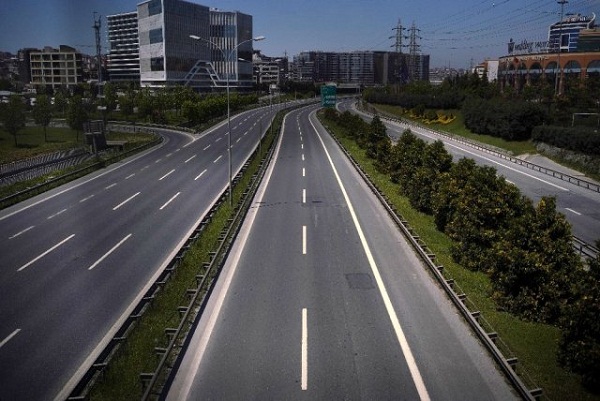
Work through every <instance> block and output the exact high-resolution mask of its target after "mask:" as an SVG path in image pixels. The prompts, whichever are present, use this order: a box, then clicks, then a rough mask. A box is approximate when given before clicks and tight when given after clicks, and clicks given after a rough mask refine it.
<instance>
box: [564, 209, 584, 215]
mask: <svg viewBox="0 0 600 401" xmlns="http://www.w3.org/2000/svg"><path fill="white" fill-rule="evenodd" d="M565 209H566V210H568V211H569V212H571V213H575V214H576V215H577V216H581V213H579V212H578V211H576V210H573V209H570V208H568V207H566V208H565Z"/></svg>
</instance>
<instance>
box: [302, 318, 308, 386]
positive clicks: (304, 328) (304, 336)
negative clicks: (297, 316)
mask: <svg viewBox="0 0 600 401" xmlns="http://www.w3.org/2000/svg"><path fill="white" fill-rule="evenodd" d="M300 382H301V384H300V387H301V388H302V390H307V389H308V312H307V310H306V308H303V309H302V378H301V380H300Z"/></svg>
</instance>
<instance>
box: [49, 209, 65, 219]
mask: <svg viewBox="0 0 600 401" xmlns="http://www.w3.org/2000/svg"><path fill="white" fill-rule="evenodd" d="M66 211H67V209H63V210H61V211H59V212H56V213H54V214H52V215H50V216H48V217H47V220H51V219H53V218H55V217H56V216H59V215H61V214H63V213H64V212H66Z"/></svg>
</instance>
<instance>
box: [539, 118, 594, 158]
mask: <svg viewBox="0 0 600 401" xmlns="http://www.w3.org/2000/svg"><path fill="white" fill-rule="evenodd" d="M532 139H533V140H534V141H536V142H544V143H547V144H548V145H552V146H556V147H558V148H562V149H568V150H573V151H575V152H580V153H584V154H587V155H600V133H599V132H598V131H595V130H594V129H591V128H581V127H575V128H565V127H558V126H552V125H543V126H538V127H535V128H534V129H533V132H532Z"/></svg>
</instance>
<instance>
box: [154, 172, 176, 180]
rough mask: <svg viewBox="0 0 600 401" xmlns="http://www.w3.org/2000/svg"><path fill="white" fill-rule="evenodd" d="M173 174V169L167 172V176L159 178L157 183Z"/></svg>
mask: <svg viewBox="0 0 600 401" xmlns="http://www.w3.org/2000/svg"><path fill="white" fill-rule="evenodd" d="M174 172H175V169H173V170H171V171H169V172H168V173H167V174H165V175H163V176H162V177H160V178H159V179H158V181H162V180H163V179H165V178H167V177H168V176H170V175H171V174H173V173H174Z"/></svg>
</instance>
